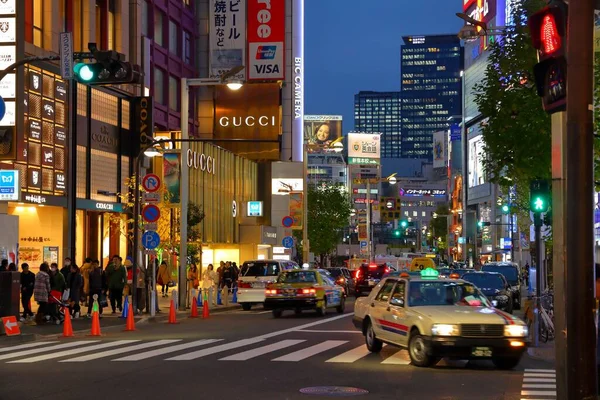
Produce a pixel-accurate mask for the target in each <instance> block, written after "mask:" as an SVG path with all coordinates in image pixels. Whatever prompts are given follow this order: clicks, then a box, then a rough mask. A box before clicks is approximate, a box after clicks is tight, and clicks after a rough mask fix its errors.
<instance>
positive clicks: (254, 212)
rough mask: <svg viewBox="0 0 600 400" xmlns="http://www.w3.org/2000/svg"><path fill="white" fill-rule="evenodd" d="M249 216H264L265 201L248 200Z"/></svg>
mask: <svg viewBox="0 0 600 400" xmlns="http://www.w3.org/2000/svg"><path fill="white" fill-rule="evenodd" d="M248 216H249V217H262V216H263V202H262V201H249V202H248Z"/></svg>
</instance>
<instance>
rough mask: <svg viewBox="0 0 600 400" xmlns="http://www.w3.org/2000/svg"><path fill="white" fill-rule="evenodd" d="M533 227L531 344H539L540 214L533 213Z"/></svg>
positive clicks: (540, 284)
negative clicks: (533, 284)
mask: <svg viewBox="0 0 600 400" xmlns="http://www.w3.org/2000/svg"><path fill="white" fill-rule="evenodd" d="M533 225H534V227H535V297H534V303H535V304H534V311H533V346H534V347H538V346H539V345H540V296H541V294H542V214H541V213H534V214H533Z"/></svg>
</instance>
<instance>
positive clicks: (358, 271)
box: [354, 269, 360, 279]
mask: <svg viewBox="0 0 600 400" xmlns="http://www.w3.org/2000/svg"><path fill="white" fill-rule="evenodd" d="M354 278H355V279H358V278H360V269H357V270H356V274H354Z"/></svg>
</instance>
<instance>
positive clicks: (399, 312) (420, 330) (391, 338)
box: [353, 268, 529, 369]
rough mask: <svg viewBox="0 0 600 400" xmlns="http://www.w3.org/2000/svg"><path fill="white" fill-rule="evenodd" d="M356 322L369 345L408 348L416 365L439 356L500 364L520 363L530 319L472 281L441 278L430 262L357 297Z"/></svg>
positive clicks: (372, 348) (371, 347) (509, 366)
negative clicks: (414, 272) (509, 309)
mask: <svg viewBox="0 0 600 400" xmlns="http://www.w3.org/2000/svg"><path fill="white" fill-rule="evenodd" d="M353 322H354V325H355V326H356V327H357V328H358V329H360V330H361V331H362V333H363V334H364V335H365V341H366V344H367V348H368V349H369V351H371V352H374V353H377V352H379V351H380V350H381V348H382V346H383V343H388V344H391V345H395V346H399V347H403V348H406V349H408V353H409V356H410V359H411V362H412V364H413V365H415V366H418V367H428V366H432V365H435V364H436V363H437V362H438V361H439V360H440V359H441V358H443V357H447V358H453V359H463V360H464V359H468V360H472V359H488V360H491V361H492V362H493V363H494V365H495V366H496V367H498V368H501V369H512V368H514V367H515V366H517V365H518V364H519V362H520V360H521V357H522V355H523V353H524V352H525V351H526V348H527V346H528V344H529V343H528V337H529V332H528V328H527V325H525V323H524V322H523V321H522V320H520V319H519V318H516V317H514V316H512V315H510V314H508V313H505V312H503V311H500V310H498V309H496V308H494V304H493V303H492V302H490V301H489V300H488V299H487V298H486V297H485V296H484V295H483V294H482V293H481V292H480V291H479V289H478V288H477V287H476V286H474V285H473V284H471V283H469V282H467V281H463V280H461V279H446V278H440V277H439V273H438V271H436V270H435V269H431V268H427V269H424V270H423V271H421V273H420V276H418V277H415V276H410V275H409V274H406V273H403V274H401V275H400V276H388V277H386V278H385V279H383V280H382V281H381V282H380V283H379V284H378V285H377V286H376V287H375V288H374V289H373V291H372V292H371V294H370V295H369V296H368V297H362V298H359V299H357V300H356V303H355V306H354V318H353Z"/></svg>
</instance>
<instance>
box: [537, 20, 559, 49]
mask: <svg viewBox="0 0 600 400" xmlns="http://www.w3.org/2000/svg"><path fill="white" fill-rule="evenodd" d="M540 37H541V39H542V49H543V52H544V54H552V53H554V52H556V51H557V50H559V49H560V47H561V38H560V35H559V34H558V28H557V27H556V20H555V19H554V15H552V14H546V15H544V18H543V19H542V24H541V27H540Z"/></svg>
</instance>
